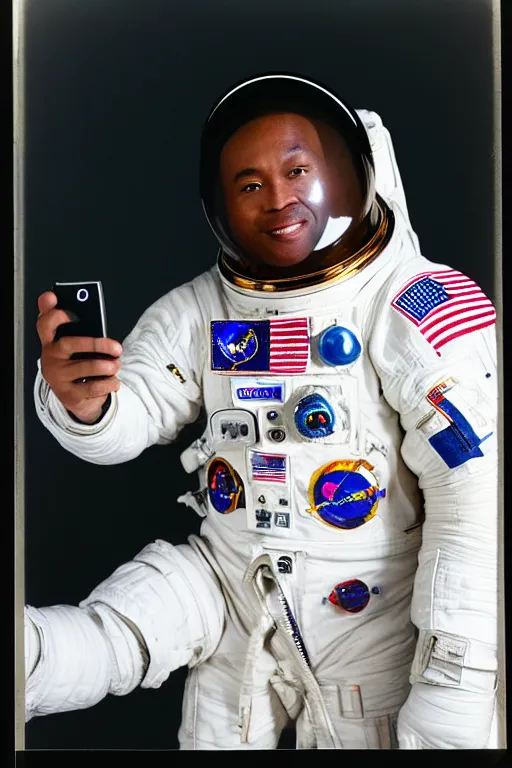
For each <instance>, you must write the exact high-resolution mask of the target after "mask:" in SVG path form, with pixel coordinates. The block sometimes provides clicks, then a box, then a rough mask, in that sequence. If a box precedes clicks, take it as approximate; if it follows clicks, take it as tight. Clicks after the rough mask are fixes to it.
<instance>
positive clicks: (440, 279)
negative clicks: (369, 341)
mask: <svg viewBox="0 0 512 768" xmlns="http://www.w3.org/2000/svg"><path fill="white" fill-rule="evenodd" d="M391 304H392V306H393V307H394V309H396V310H397V312H400V313H401V314H402V315H404V316H405V317H406V318H407V319H408V320H410V321H411V322H412V323H413V324H414V325H415V326H416V327H417V329H418V331H419V332H420V333H421V334H422V336H423V337H424V338H425V339H426V341H428V343H429V344H430V345H431V346H432V347H433V348H434V349H435V351H436V353H437V354H438V356H439V357H440V356H441V352H440V351H439V350H440V349H442V348H443V347H444V346H445V344H448V342H450V341H453V340H454V339H457V338H459V337H460V336H464V335H465V334H467V333H472V332H473V331H478V330H480V329H482V328H486V327H487V326H488V325H492V324H493V323H494V322H495V320H496V312H495V310H494V307H493V305H492V303H491V301H489V299H488V298H487V296H486V295H485V294H484V293H483V292H482V290H481V289H480V288H479V287H478V285H477V284H476V283H475V282H473V280H470V278H469V277H466V276H465V275H463V274H462V273H461V272H458V271H457V270H455V269H448V270H446V269H445V270H441V271H439V272H423V273H422V274H420V275H416V276H415V277H413V278H411V279H410V280H409V281H408V282H407V283H406V284H405V286H404V287H403V288H402V289H401V290H400V291H399V292H398V293H397V294H396V296H395V297H394V299H393V300H392V302H391Z"/></svg>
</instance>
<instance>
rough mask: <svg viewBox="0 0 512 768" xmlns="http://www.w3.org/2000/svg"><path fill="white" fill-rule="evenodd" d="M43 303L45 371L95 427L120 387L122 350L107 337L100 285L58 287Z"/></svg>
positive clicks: (74, 410)
mask: <svg viewBox="0 0 512 768" xmlns="http://www.w3.org/2000/svg"><path fill="white" fill-rule="evenodd" d="M38 305H39V310H40V314H39V317H38V320H37V332H38V335H39V338H40V341H41V345H42V350H41V372H42V374H43V376H44V378H45V379H46V381H47V382H48V384H49V385H50V387H51V389H52V390H53V392H54V393H55V395H56V397H57V398H58V399H59V400H60V402H61V403H62V404H63V405H64V407H65V408H66V409H67V410H68V411H70V412H71V413H73V414H74V415H75V416H76V417H77V418H78V419H79V420H80V421H84V422H87V423H92V422H94V421H96V419H97V418H99V416H100V415H101V412H102V407H103V405H104V403H105V401H106V399H107V397H108V395H109V394H110V393H111V392H116V391H117V390H118V389H119V386H120V383H119V380H118V379H117V378H116V373H117V372H118V370H119V368H120V360H119V357H120V355H121V352H122V348H121V345H120V344H119V342H118V341H115V340H114V339H109V338H107V335H106V333H107V328H106V317H105V306H104V299H103V291H102V288H101V283H99V282H82V283H55V286H54V290H53V291H48V292H46V293H43V294H42V295H41V296H40V297H39V300H38Z"/></svg>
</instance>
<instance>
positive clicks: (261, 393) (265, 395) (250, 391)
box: [236, 384, 283, 403]
mask: <svg viewBox="0 0 512 768" xmlns="http://www.w3.org/2000/svg"><path fill="white" fill-rule="evenodd" d="M236 396H237V397H238V399H239V400H273V401H276V402H278V403H282V402H283V387H282V386H281V384H278V385H277V386H268V387H237V390H236Z"/></svg>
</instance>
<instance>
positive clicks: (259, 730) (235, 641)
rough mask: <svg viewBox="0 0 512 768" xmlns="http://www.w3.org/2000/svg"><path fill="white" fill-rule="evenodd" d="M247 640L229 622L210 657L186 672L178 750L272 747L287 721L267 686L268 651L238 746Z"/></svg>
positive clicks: (270, 660)
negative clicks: (243, 737) (245, 736)
mask: <svg viewBox="0 0 512 768" xmlns="http://www.w3.org/2000/svg"><path fill="white" fill-rule="evenodd" d="M248 641H249V638H248V636H247V635H245V634H241V633H240V632H239V631H238V629H237V628H236V627H235V626H234V625H233V624H232V623H231V622H229V623H228V626H227V628H226V630H225V632H224V635H223V637H222V640H221V643H220V645H219V647H218V648H217V650H216V651H215V653H214V654H213V656H211V657H210V658H209V659H208V660H207V661H205V662H204V663H202V664H198V665H197V666H196V667H194V669H192V670H191V671H190V672H189V676H188V678H187V682H186V685H185V697H184V702H183V720H182V723H181V727H180V730H179V734H178V738H179V741H180V749H190V750H196V749H197V750H201V749H205V750H246V749H248V750H254V749H256V750H257V749H276V747H277V744H278V742H279V737H280V735H281V731H282V730H283V728H284V727H285V726H286V724H287V723H288V719H289V718H288V715H287V713H286V711H285V710H284V708H283V705H282V704H281V702H280V701H279V699H278V697H277V695H276V694H275V692H274V690H273V689H272V686H271V685H270V682H269V679H270V677H271V675H272V673H273V672H274V671H275V668H276V662H275V660H274V659H273V657H272V656H271V655H270V654H269V653H268V652H267V651H263V652H262V653H261V654H260V655H259V657H258V659H257V669H256V676H255V685H254V688H253V698H252V714H251V721H250V727H249V737H248V742H247V743H245V744H244V743H242V742H241V738H240V737H241V730H240V728H239V701H240V688H241V684H242V677H243V672H244V665H245V660H246V654H247V646H248Z"/></svg>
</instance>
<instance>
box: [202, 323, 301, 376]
mask: <svg viewBox="0 0 512 768" xmlns="http://www.w3.org/2000/svg"><path fill="white" fill-rule="evenodd" d="M308 361H309V330H308V320H307V318H305V317H298V318H297V317H296V318H288V319H287V318H271V319H270V320H248V321H246V320H213V321H212V322H211V368H212V371H213V372H214V373H227V374H229V375H230V376H235V375H238V374H242V375H243V374H247V373H272V374H277V375H296V374H300V373H304V372H305V370H306V367H307V364H308Z"/></svg>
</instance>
